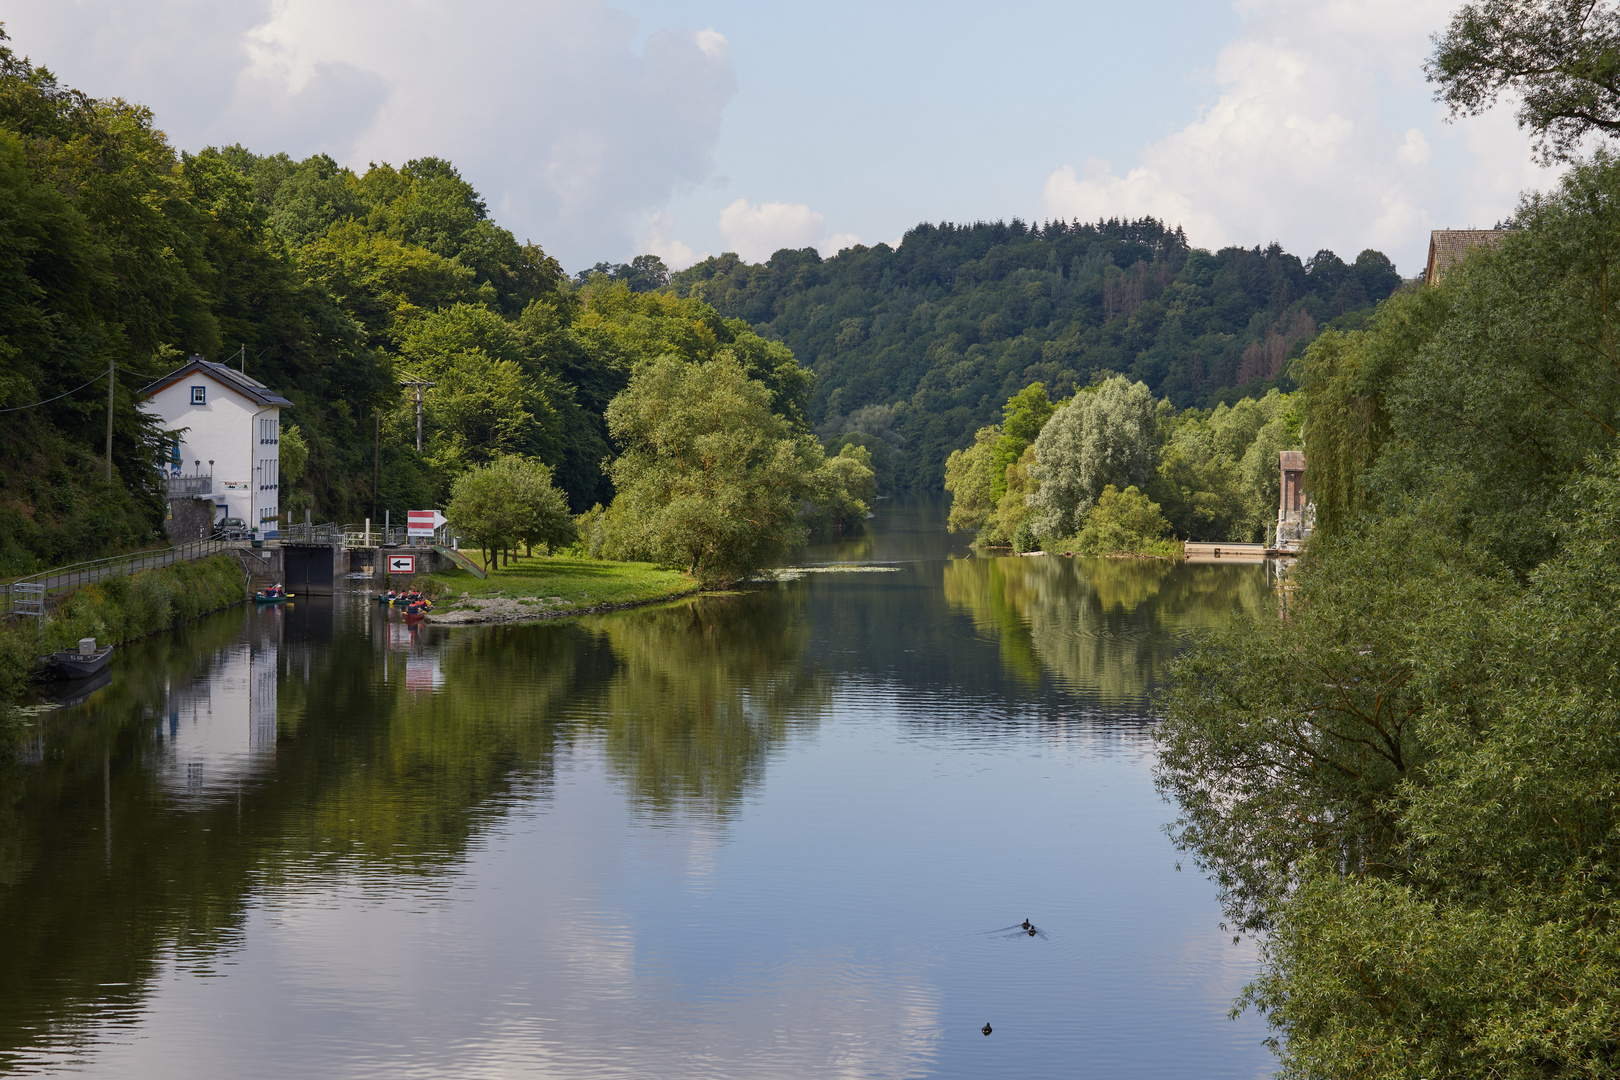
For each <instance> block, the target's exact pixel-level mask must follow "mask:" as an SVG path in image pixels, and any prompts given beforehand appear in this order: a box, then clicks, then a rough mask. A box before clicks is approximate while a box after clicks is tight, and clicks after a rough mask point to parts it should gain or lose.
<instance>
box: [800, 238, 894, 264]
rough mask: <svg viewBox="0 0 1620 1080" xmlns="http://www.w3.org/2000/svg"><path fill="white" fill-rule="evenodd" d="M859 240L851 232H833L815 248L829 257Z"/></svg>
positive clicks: (859, 239) (825, 256)
mask: <svg viewBox="0 0 1620 1080" xmlns="http://www.w3.org/2000/svg"><path fill="white" fill-rule="evenodd" d="M860 242H861V238H860V237H858V236H856V235H855V234H854V233H852V232H841V233H834V234H833V235H831V236H829V237H827V239H825V240H823V241H821V242H820V243H819V244H817V245H816V250H817V251H819V252H821V254H822V257H823V258H831V257H832V256H834V255H836V254H838V253H839V252H840V251H843V250H844V249H845V248H847V247H854V246H855V245H856V244H858V243H860ZM889 246H890V247H896V248H897V247H899V246H900V245H899V244H890V245H889Z"/></svg>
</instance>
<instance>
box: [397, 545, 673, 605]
mask: <svg viewBox="0 0 1620 1080" xmlns="http://www.w3.org/2000/svg"><path fill="white" fill-rule="evenodd" d="M462 554H464V555H466V556H467V557H468V558H470V559H472V561H473V562H475V563H476V562H478V561H479V558H478V553H477V552H474V551H467V552H463V553H462ZM429 579H430V580H432V581H436V582H442V583H443V584H444V585H445V586H446V587H447V588H448V589H449V599H450V600H451V601H452V602H454V600H455V599H456V598H457V597H459V596H460V595H461V594H462V593H467V594H468V595H469V596H473V597H505V598H506V599H509V600H522V599H528V598H535V599H540V600H546V599H550V598H552V597H560V598H561V599H562V600H563V601H564V603H565V604H567V605H568V606H570V607H582V608H584V607H595V606H597V605H598V604H632V603H640V602H645V601H649V600H665V599H669V598H672V597H676V596H682V595H685V594H686V593H692V592H696V591H697V588H698V585H697V582H695V581H693V580H692V579H691V578H690V577H688V576H687V575H686V574H684V573H682V572H681V571H679V570H662V569H659V568H658V567H656V566H654V565H652V564H651V563H638V562H610V561H608V560H606V559H575V558H569V557H567V556H562V555H558V556H546V555H535V556H532V557H530V558H518V559H513V560H512V561H511V562H510V563H509V564H507V565H506V566H502V567H499V568H497V569H494V570H491V571H490V573H489V577H488V578H487V579H485V580H483V581H480V580H479V579H478V578H475V577H473V576H472V575H471V574H469V573H468V572H467V571H465V570H446V571H442V572H440V573H437V574H431V575H429ZM562 606H563V605H555V607H556V608H559V609H560V608H561V607H562Z"/></svg>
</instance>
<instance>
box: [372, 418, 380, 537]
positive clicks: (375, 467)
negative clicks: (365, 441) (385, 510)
mask: <svg viewBox="0 0 1620 1080" xmlns="http://www.w3.org/2000/svg"><path fill="white" fill-rule="evenodd" d="M371 416H372V419H374V420H375V421H376V422H377V441H376V442H375V443H374V444H373V446H372V450H371V516H372V517H376V516H377V479H378V477H380V476H381V475H382V413H380V412H378V411H377V410H376V409H372V410H371Z"/></svg>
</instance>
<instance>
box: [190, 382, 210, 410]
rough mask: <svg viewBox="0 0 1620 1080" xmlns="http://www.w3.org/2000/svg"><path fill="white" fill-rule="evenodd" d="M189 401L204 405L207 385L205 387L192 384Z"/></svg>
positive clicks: (206, 400)
mask: <svg viewBox="0 0 1620 1080" xmlns="http://www.w3.org/2000/svg"><path fill="white" fill-rule="evenodd" d="M191 403H192V404H193V405H206V404H208V387H206V386H193V387H192V388H191Z"/></svg>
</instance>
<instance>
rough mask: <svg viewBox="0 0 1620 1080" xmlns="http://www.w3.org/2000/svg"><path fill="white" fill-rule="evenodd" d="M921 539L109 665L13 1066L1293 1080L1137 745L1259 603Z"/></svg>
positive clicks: (34, 803)
mask: <svg viewBox="0 0 1620 1080" xmlns="http://www.w3.org/2000/svg"><path fill="white" fill-rule="evenodd" d="M890 509H891V510H892V515H893V516H892V519H891V520H889V521H887V522H880V525H881V527H880V528H879V529H877V530H875V531H874V532H873V533H872V534H871V535H869V536H867V537H865V538H864V539H854V540H849V541H842V540H841V541H837V542H835V543H834V544H832V545H830V546H825V547H821V548H817V549H812V550H810V551H807V552H805V553H804V554H803V559H804V561H806V562H818V561H819V562H828V561H831V556H834V555H837V556H839V557H843V556H846V555H849V554H851V553H857V554H858V555H859V557H861V558H863V559H867V560H870V561H879V562H881V561H885V560H889V561H891V562H894V563H896V564H899V565H900V566H901V569H900V570H899V571H897V572H894V573H883V574H875V573H873V574H840V573H827V574H813V575H809V576H807V577H805V578H803V579H801V580H797V581H792V582H788V583H785V584H783V585H781V586H780V587H773V588H770V589H766V590H761V591H755V592H749V593H742V594H738V595H733V596H711V597H702V598H696V599H692V600H688V601H685V602H682V603H678V604H673V605H670V606H667V607H662V608H656V609H647V610H641V611H634V612H625V613H620V614H617V615H613V616H604V617H600V618H592V619H585V620H580V621H578V622H575V623H568V624H544V625H534V626H520V627H501V628H485V629H470V630H469V629H464V630H453V629H444V628H423V627H420V626H415V625H411V624H406V623H404V622H403V621H402V620H401V619H400V618H399V616H398V615H397V614H394V613H390V612H389V611H387V610H386V609H382V608H380V607H379V606H378V605H376V604H374V603H368V602H366V601H365V599H364V598H363V597H358V598H357V597H350V598H344V597H339V598H337V599H335V600H331V599H321V598H317V599H315V600H305V599H300V600H299V601H297V602H296V603H294V604H292V605H289V606H287V607H282V608H271V609H266V610H262V611H238V612H232V613H227V614H224V615H221V616H217V617H215V618H212V619H208V620H205V621H203V622H201V623H199V624H197V625H195V626H193V627H189V628H187V629H185V630H183V631H181V632H178V633H176V634H173V635H169V636H166V637H163V638H156V639H151V640H149V641H146V642H140V643H136V644H135V645H132V646H129V647H127V648H125V649H121V650H120V651H119V654H118V656H117V657H116V659H115V664H116V668H115V670H114V673H113V674H114V677H113V679H112V681H111V682H110V683H109V684H108V685H107V686H106V687H104V688H102V689H100V690H98V691H96V692H95V695H94V696H93V697H92V698H91V699H90V700H89V701H88V702H86V703H83V704H80V705H76V706H73V707H69V708H65V709H62V710H60V711H57V712H53V713H47V714H44V715H42V716H41V717H40V718H39V719H38V725H37V726H36V727H35V728H32V729H30V731H29V737H30V738H31V739H32V745H33V746H35V747H36V748H37V753H35V755H34V759H33V760H32V761H24V762H22V763H20V764H18V763H14V764H12V765H10V766H7V767H3V768H0V926H4V927H6V931H7V937H6V947H5V948H4V949H0V1071H9V1072H60V1071H64V1070H68V1069H72V1068H78V1067H82V1068H84V1069H86V1070H87V1071H92V1072H98V1073H105V1074H108V1075H120V1076H133V1077H145V1076H153V1077H156V1076H163V1077H165V1078H166V1080H167V1078H168V1077H175V1076H190V1075H196V1076H213V1075H226V1074H229V1075H235V1076H259V1075H263V1076H278V1077H281V1076H286V1075H305V1074H309V1075H317V1074H318V1075H327V1076H369V1075H389V1076H412V1075H423V1076H430V1075H432V1076H437V1075H468V1076H472V1075H497V1074H499V1075H511V1074H519V1073H522V1074H527V1073H529V1072H541V1073H545V1072H548V1071H549V1072H554V1073H557V1074H559V1075H570V1076H622V1075H660V1076H691V1077H700V1076H701V1077H731V1076H734V1077H758V1076H784V1077H786V1076H802V1075H805V1074H807V1073H836V1074H839V1075H848V1076H879V1075H886V1076H900V1075H938V1076H949V1075H962V1076H972V1075H988V1074H993V1073H1004V1074H1015V1075H1024V1076H1041V1075H1071V1074H1072V1073H1073V1072H1074V1067H1075V1062H1076V1061H1077V1060H1079V1059H1080V1057H1081V1055H1082V1052H1083V1054H1084V1058H1085V1060H1086V1061H1088V1062H1093V1063H1095V1064H1096V1066H1097V1068H1098V1069H1100V1070H1101V1071H1102V1073H1103V1074H1107V1075H1115V1074H1118V1073H1120V1072H1121V1071H1125V1072H1134V1073H1136V1074H1138V1075H1163V1076H1176V1075H1186V1074H1189V1073H1197V1074H1199V1075H1209V1076H1218V1075H1227V1076H1230V1075H1241V1074H1252V1073H1253V1072H1254V1071H1256V1069H1257V1068H1260V1067H1263V1066H1264V1064H1265V1060H1266V1059H1265V1058H1264V1055H1263V1054H1262V1053H1261V1052H1259V1050H1258V1039H1259V1037H1260V1033H1259V1032H1258V1031H1256V1030H1254V1027H1253V1026H1252V1025H1251V1026H1250V1027H1247V1028H1236V1027H1233V1026H1232V1025H1229V1024H1227V1023H1226V1021H1225V1020H1224V1019H1223V1017H1224V1011H1225V1008H1226V1001H1227V1000H1228V999H1229V997H1230V994H1231V992H1232V991H1233V990H1234V989H1235V988H1236V986H1237V985H1238V983H1239V982H1240V981H1241V979H1242V976H1243V965H1244V964H1245V963H1246V962H1247V960H1246V957H1245V955H1242V954H1235V953H1233V952H1232V950H1231V949H1230V948H1229V947H1228V946H1226V945H1225V944H1224V943H1223V942H1224V939H1223V937H1222V936H1221V935H1220V934H1219V932H1218V930H1216V928H1215V924H1216V921H1217V918H1218V916H1217V914H1216V909H1215V906H1214V901H1213V893H1212V890H1211V889H1210V888H1209V886H1208V885H1207V883H1205V882H1203V881H1202V880H1201V879H1198V878H1196V877H1195V876H1194V875H1175V874H1173V873H1172V872H1171V870H1170V868H1171V866H1172V865H1173V855H1172V854H1171V853H1170V852H1169V851H1168V849H1167V848H1166V847H1165V846H1164V844H1163V841H1162V838H1161V837H1160V836H1159V834H1158V831H1157V826H1158V822H1159V820H1160V819H1161V818H1162V812H1161V809H1160V808H1159V806H1158V802H1157V799H1156V797H1155V796H1154V794H1153V792H1152V788H1151V784H1150V782H1149V780H1148V777H1147V773H1146V762H1145V760H1144V750H1143V747H1142V744H1141V743H1140V740H1139V739H1138V741H1137V742H1136V743H1135V744H1133V747H1134V748H1133V749H1132V751H1131V752H1130V753H1128V754H1120V753H1118V752H1117V749H1118V743H1117V742H1116V741H1114V740H1116V739H1117V732H1119V731H1128V732H1136V733H1140V732H1142V731H1143V730H1145V724H1146V722H1147V721H1146V720H1145V718H1144V716H1143V714H1142V710H1141V694H1142V693H1143V691H1144V690H1145V689H1147V688H1148V687H1149V686H1151V683H1152V681H1153V679H1154V678H1155V677H1156V673H1157V671H1158V669H1159V665H1160V664H1162V662H1163V660H1164V658H1165V657H1166V656H1168V655H1169V653H1170V652H1171V651H1172V650H1173V649H1174V648H1175V643H1176V640H1177V638H1178V636H1179V635H1181V634H1182V633H1184V632H1185V631H1186V630H1187V629H1188V628H1190V627H1194V626H1197V625H1202V624H1204V623H1207V622H1210V621H1212V620H1217V619H1220V618H1224V617H1227V614H1228V613H1229V612H1231V611H1237V610H1250V609H1253V608H1255V607H1256V606H1257V605H1263V604H1264V603H1265V602H1266V593H1265V588H1264V575H1263V573H1262V574H1260V575H1259V578H1258V581H1256V580H1253V579H1252V576H1246V575H1248V568H1229V567H1208V568H1186V567H1181V568H1166V567H1163V566H1158V565H1154V564H1141V563H1081V562H1068V561H1063V560H1044V559H963V558H957V559H955V560H954V561H946V558H947V556H950V555H953V554H955V555H960V554H962V551H961V546H960V544H959V543H957V541H956V539H955V538H951V537H949V536H948V535H947V534H945V533H944V531H943V528H942V522H941V515H940V514H939V513H938V507H937V506H930V505H929V504H926V503H909V504H903V503H897V504H895V505H894V506H893V507H892V508H890ZM1026 915H1028V916H1031V917H1033V918H1034V919H1035V920H1036V921H1037V922H1038V923H1039V925H1040V929H1041V931H1042V935H1041V936H1037V937H1035V938H1028V937H1027V936H1026V937H1024V938H1021V939H1019V940H1017V941H1012V940H1006V941H1004V940H1001V939H1000V938H987V937H986V936H985V935H984V934H983V933H982V931H983V928H984V927H987V926H988V927H995V926H1002V925H1004V924H1006V923H1008V922H1010V921H1011V920H1013V919H1016V918H1021V917H1023V916H1026ZM991 1018H993V1019H994V1021H995V1029H996V1033H995V1036H994V1037H993V1038H992V1039H989V1040H986V1039H985V1038H984V1037H983V1036H981V1035H979V1034H978V1028H979V1026H980V1025H981V1024H983V1022H984V1021H985V1020H986V1019H991ZM1167 1032H1168V1034H1167Z"/></svg>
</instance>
